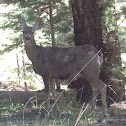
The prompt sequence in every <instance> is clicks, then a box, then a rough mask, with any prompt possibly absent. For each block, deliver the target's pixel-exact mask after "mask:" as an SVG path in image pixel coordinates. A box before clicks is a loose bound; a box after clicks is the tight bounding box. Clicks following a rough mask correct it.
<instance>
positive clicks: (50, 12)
mask: <svg viewBox="0 0 126 126" xmlns="http://www.w3.org/2000/svg"><path fill="white" fill-rule="evenodd" d="M49 17H50V30H51V40H52V46H53V47H55V45H56V43H55V33H54V23H53V10H52V2H50V3H49Z"/></svg>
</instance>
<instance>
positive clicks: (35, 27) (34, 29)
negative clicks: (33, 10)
mask: <svg viewBox="0 0 126 126" xmlns="http://www.w3.org/2000/svg"><path fill="white" fill-rule="evenodd" d="M42 26H43V22H42V20H39V21H38V22H37V23H36V24H35V26H34V27H33V31H36V30H39V29H41V28H42Z"/></svg>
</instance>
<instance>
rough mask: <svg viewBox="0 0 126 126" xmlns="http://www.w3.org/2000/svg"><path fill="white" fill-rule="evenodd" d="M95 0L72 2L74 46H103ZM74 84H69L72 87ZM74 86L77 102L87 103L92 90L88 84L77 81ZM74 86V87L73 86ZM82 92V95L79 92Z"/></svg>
mask: <svg viewBox="0 0 126 126" xmlns="http://www.w3.org/2000/svg"><path fill="white" fill-rule="evenodd" d="M97 2H98V1H97V0H90V1H89V0H79V1H77V0H72V1H71V6H72V13H73V21H74V34H75V36H74V40H75V45H76V46H78V45H84V44H90V45H93V46H95V47H96V48H98V49H101V48H102V46H103V41H102V27H101V18H100V9H99V4H98V3H97ZM74 83H75V82H73V83H72V84H71V86H72V85H74ZM77 83H78V84H76V85H77V86H78V87H76V89H77V100H79V101H81V102H84V101H86V102H87V101H89V100H90V99H91V97H92V90H91V86H90V84H89V82H87V81H86V80H82V79H78V80H77ZM74 86H75V85H74ZM80 89H82V90H83V93H82V92H81V91H82V90H80Z"/></svg>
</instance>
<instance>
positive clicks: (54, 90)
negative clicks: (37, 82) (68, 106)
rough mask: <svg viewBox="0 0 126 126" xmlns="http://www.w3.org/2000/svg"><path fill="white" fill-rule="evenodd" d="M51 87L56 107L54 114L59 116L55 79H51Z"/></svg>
mask: <svg viewBox="0 0 126 126" xmlns="http://www.w3.org/2000/svg"><path fill="white" fill-rule="evenodd" d="M50 85H51V92H52V95H53V98H54V106H53V107H54V112H55V114H56V115H57V114H58V112H59V106H58V103H57V99H56V89H55V81H54V79H51V81H50ZM52 109H53V108H52Z"/></svg>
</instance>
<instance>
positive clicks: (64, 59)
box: [21, 16, 107, 117]
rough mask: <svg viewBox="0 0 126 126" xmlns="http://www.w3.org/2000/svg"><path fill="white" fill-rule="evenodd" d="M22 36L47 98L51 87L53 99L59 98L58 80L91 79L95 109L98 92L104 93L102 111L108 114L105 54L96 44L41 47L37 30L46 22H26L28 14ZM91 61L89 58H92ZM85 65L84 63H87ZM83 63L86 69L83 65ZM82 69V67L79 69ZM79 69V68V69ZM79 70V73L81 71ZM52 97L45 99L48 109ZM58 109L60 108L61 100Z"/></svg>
mask: <svg viewBox="0 0 126 126" xmlns="http://www.w3.org/2000/svg"><path fill="white" fill-rule="evenodd" d="M21 24H22V30H23V40H24V46H25V50H26V54H27V56H28V58H29V59H30V61H31V62H32V65H33V70H34V72H35V73H36V74H39V75H40V76H41V77H42V78H43V82H44V86H45V93H46V98H47V99H49V97H50V87H51V88H52V94H53V96H54V101H56V94H55V86H54V84H53V82H54V81H55V80H68V81H69V82H70V81H71V80H72V79H73V78H78V77H81V78H84V79H86V80H87V81H89V82H90V85H91V87H92V92H93V98H94V100H93V102H92V109H95V106H96V96H97V93H98V90H99V92H100V93H101V99H102V115H103V116H104V117H106V116H107V106H106V88H107V86H106V84H105V83H104V82H102V81H101V80H100V79H99V74H100V71H101V66H102V64H103V54H102V52H101V51H100V52H98V51H99V50H98V49H96V48H95V47H94V46H92V45H89V44H86V45H80V46H73V47H66V48H62V47H42V46H39V45H37V44H36V42H35V39H34V32H35V31H36V30H40V29H41V28H42V27H43V25H44V23H43V22H42V21H38V22H37V23H36V24H35V26H33V27H31V26H29V25H27V23H26V21H25V18H24V17H23V16H22V17H21ZM89 61H90V62H89ZM84 66H85V67H84ZM83 67H84V69H82V68H83ZM80 70H81V71H80ZM79 71H80V72H79ZM78 72H79V73H78ZM49 106H50V103H49V100H47V101H46V109H47V111H49ZM55 106H56V107H55V111H59V110H58V109H59V108H58V103H57V104H56V105H55Z"/></svg>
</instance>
